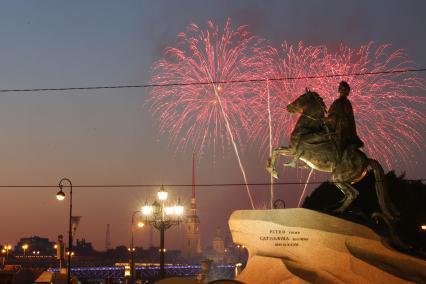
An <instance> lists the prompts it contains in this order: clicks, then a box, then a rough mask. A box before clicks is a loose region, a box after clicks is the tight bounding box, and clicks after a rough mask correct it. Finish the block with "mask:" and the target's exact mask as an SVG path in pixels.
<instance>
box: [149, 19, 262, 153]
mask: <svg viewBox="0 0 426 284" xmlns="http://www.w3.org/2000/svg"><path fill="white" fill-rule="evenodd" d="M177 39H178V43H177V47H169V48H166V49H165V52H164V59H161V60H159V61H157V62H156V63H155V64H154V70H153V76H152V83H154V84H170V83H200V82H212V81H214V82H217V81H232V80H246V79H253V78H260V76H262V70H263V69H264V65H265V62H263V61H262V58H261V56H262V53H263V51H262V49H261V46H262V42H263V41H262V40H261V39H259V38H258V37H256V36H254V35H253V34H251V33H249V32H248V30H247V27H245V26H242V27H239V28H237V29H236V30H232V29H231V21H230V20H229V19H228V20H227V22H226V24H225V26H224V28H223V30H222V29H220V28H219V27H218V26H217V25H215V24H214V23H213V22H208V27H207V29H202V28H200V27H198V26H196V25H195V24H192V25H190V26H189V27H188V28H187V30H186V31H185V32H183V33H180V34H179V35H178V37H177ZM263 78H264V77H263ZM254 85H255V84H253V83H235V84H222V85H216V86H215V85H214V84H206V85H186V86H174V87H166V88H162V87H156V88H153V89H152V92H151V94H150V99H149V104H150V107H151V110H152V112H153V113H154V114H155V115H157V116H158V117H159V118H160V119H159V124H160V132H162V133H164V132H169V133H170V134H171V137H172V139H171V141H172V142H173V143H174V144H175V145H177V147H176V149H177V150H182V149H184V148H186V147H190V148H191V150H194V151H196V152H198V153H200V155H202V154H203V153H205V152H206V151H207V149H209V148H210V149H211V150H212V151H213V154H215V153H216V148H217V147H218V146H219V147H221V150H222V153H223V152H224V150H225V147H227V146H230V145H231V144H232V141H231V135H229V134H230V133H228V131H230V132H231V134H232V135H233V137H235V142H236V143H237V144H241V139H242V135H243V134H244V132H245V130H247V128H248V127H249V125H250V119H251V117H253V116H252V115H250V113H251V111H252V109H250V108H249V105H250V104H249V102H250V101H251V100H252V98H253V97H255V95H256V89H257V88H256V87H254ZM226 118H227V120H228V121H229V125H230V129H229V130H227V126H226ZM208 146H210V147H208Z"/></svg>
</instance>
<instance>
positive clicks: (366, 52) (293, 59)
mask: <svg viewBox="0 0 426 284" xmlns="http://www.w3.org/2000/svg"><path fill="white" fill-rule="evenodd" d="M271 56H272V57H274V58H275V61H276V62H277V64H276V65H274V66H272V68H271V70H270V71H269V75H268V76H269V77H270V78H279V77H304V76H322V75H338V74H354V73H364V72H382V71H389V70H401V69H408V68H412V67H413V66H412V65H413V63H412V62H411V61H409V60H408V59H407V55H406V54H405V53H404V51H403V50H391V48H390V46H389V45H381V46H379V47H377V48H373V44H372V43H369V44H367V45H364V46H361V47H360V48H359V49H356V50H353V49H350V48H348V47H345V46H343V45H341V47H340V49H339V50H338V51H337V52H329V51H328V50H327V48H326V47H325V46H307V47H305V46H304V45H303V44H302V43H299V44H298V45H297V46H292V45H289V44H287V43H284V44H283V45H282V50H279V51H278V50H272V53H271ZM341 80H346V81H347V82H348V83H349V84H350V86H351V89H352V90H351V95H350V97H349V98H350V100H351V101H352V105H353V108H354V112H355V118H356V122H357V130H358V134H359V135H360V137H361V138H362V140H363V141H364V142H365V145H366V146H365V148H363V149H364V151H366V152H367V153H368V154H369V155H370V156H371V157H374V158H376V159H379V160H380V161H382V162H383V163H385V164H386V165H387V166H388V167H389V168H391V167H395V166H396V165H398V164H399V163H402V165H405V166H406V165H408V164H410V161H411V158H412V157H411V156H412V154H413V152H414V151H415V150H416V149H422V147H423V146H424V140H423V139H424V137H422V133H421V129H424V125H425V123H426V116H425V114H424V112H423V111H421V109H422V108H424V107H425V105H426V98H425V97H424V96H421V95H420V94H419V92H418V91H419V90H424V89H425V88H424V84H423V81H422V80H421V79H419V78H418V77H415V76H414V75H413V74H412V73H393V74H380V75H361V76H337V77H328V78H318V79H303V80H285V81H273V82H271V81H270V82H269V86H270V93H271V94H272V95H271V113H272V127H273V128H272V129H273V145H274V146H278V145H279V144H283V145H285V144H287V143H288V137H289V134H290V132H291V131H292V129H293V126H294V123H295V120H296V118H297V116H294V115H290V114H289V113H288V112H287V111H286V109H285V106H286V105H287V104H288V103H290V102H292V101H293V100H294V99H296V98H297V97H298V96H300V95H301V94H303V92H304V90H305V88H306V87H308V88H310V89H312V90H315V91H317V92H318V93H319V94H320V95H321V96H322V97H323V98H324V101H325V102H326V104H327V105H328V106H330V105H331V103H332V101H333V100H334V99H336V98H337V97H338V94H337V86H338V84H339V82H340V81H341ZM265 101H266V96H265V93H264V94H263V95H262V96H261V97H259V98H258V100H256V103H255V104H254V107H255V108H256V109H257V112H256V113H257V114H258V115H260V116H261V117H260V119H259V121H260V120H263V121H264V123H263V125H262V124H258V126H257V127H254V128H253V129H254V132H252V137H253V138H254V139H256V140H258V141H260V143H261V145H262V146H263V148H264V149H266V146H267V145H268V143H269V141H268V139H267V138H268V136H267V133H268V131H269V130H268V129H266V128H265V125H267V122H266V119H267V117H266V116H267V110H265V108H266V107H265V106H266V102H265ZM422 145H423V146H422Z"/></svg>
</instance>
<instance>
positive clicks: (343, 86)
mask: <svg viewBox="0 0 426 284" xmlns="http://www.w3.org/2000/svg"><path fill="white" fill-rule="evenodd" d="M350 91H351V87H349V84H348V82H346V81H342V82H340V84H339V94H340V95H341V96H345V97H347V96H349V92H350Z"/></svg>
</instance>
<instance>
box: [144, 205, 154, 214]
mask: <svg viewBox="0 0 426 284" xmlns="http://www.w3.org/2000/svg"><path fill="white" fill-rule="evenodd" d="M142 214H143V215H151V214H152V206H150V205H144V206H142Z"/></svg>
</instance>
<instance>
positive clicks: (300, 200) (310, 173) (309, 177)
mask: <svg viewBox="0 0 426 284" xmlns="http://www.w3.org/2000/svg"><path fill="white" fill-rule="evenodd" d="M313 172H314V169H312V168H311V170H310V171H309V175H308V178H307V179H306V182H305V186H304V187H303V191H302V194H300V198H299V202H298V203H297V207H298V208H300V205H302V200H303V197H305V194H306V188H307V187H308V183H309V181H310V179H311V175H312V173H313Z"/></svg>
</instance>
